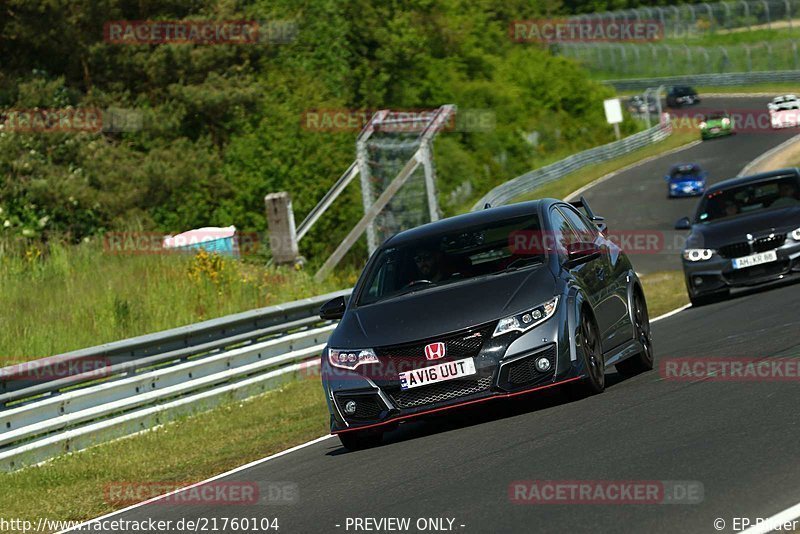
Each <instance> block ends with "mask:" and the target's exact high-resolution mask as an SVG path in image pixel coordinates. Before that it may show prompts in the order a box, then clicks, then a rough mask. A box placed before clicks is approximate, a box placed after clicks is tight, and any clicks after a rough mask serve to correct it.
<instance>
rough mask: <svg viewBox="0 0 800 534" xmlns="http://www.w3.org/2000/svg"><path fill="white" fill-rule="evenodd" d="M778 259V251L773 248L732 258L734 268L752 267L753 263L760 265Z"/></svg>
mask: <svg viewBox="0 0 800 534" xmlns="http://www.w3.org/2000/svg"><path fill="white" fill-rule="evenodd" d="M777 260H778V253H777V252H775V251H774V250H768V251H767V252H760V253H758V254H753V255H751V256H745V257H744V258H736V259H735V260H733V268H734V269H744V268H746V267H752V266H754V265H761V264H762V263H769V262H771V261H777Z"/></svg>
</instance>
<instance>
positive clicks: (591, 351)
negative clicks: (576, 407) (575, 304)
mask: <svg viewBox="0 0 800 534" xmlns="http://www.w3.org/2000/svg"><path fill="white" fill-rule="evenodd" d="M576 342H577V344H578V345H579V346H580V348H581V353H582V354H583V366H584V369H585V370H586V376H585V377H583V379H582V380H578V381H576V382H570V383H569V384H567V394H568V395H569V396H570V397H572V398H575V399H580V398H583V397H588V396H590V395H596V394H598V393H602V392H603V391H605V389H606V372H605V356H604V355H603V347H602V345H601V343H600V333H599V332H598V329H597V324H596V323H595V322H594V319H593V318H592V316H591V315H589V314H588V313H581V327H580V338H579V339H577V340H576Z"/></svg>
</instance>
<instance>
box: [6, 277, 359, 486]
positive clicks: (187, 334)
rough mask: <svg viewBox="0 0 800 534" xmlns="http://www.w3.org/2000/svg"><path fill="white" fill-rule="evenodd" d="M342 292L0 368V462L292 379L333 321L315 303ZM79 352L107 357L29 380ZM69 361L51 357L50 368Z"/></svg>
mask: <svg viewBox="0 0 800 534" xmlns="http://www.w3.org/2000/svg"><path fill="white" fill-rule="evenodd" d="M349 294H350V290H343V291H337V292H334V293H329V294H326V295H320V296H317V297H312V298H308V299H303V300H299V301H295V302H290V303H287V304H281V305H277V306H271V307H268V308H262V309H259V310H253V311H250V312H245V313H240V314H235V315H231V316H227V317H222V318H219V319H214V320H211V321H204V322H202V323H198V324H195V325H190V326H186V327H181V328H175V329H172V330H167V331H164V332H159V333H156V334H151V335H147V336H140V337H137V338H132V339H128V340H124V341H118V342H114V343H108V344H106V345H100V346H98V347H92V348H89V349H84V350H80V351H75V352H72V353H69V354H66V355H64V356H57V357H53V358H44V359H42V360H36V361H34V362H30V363H27V364H22V365H18V366H11V367H5V368H3V369H0V378H2V382H0V383H2V384H3V387H4V391H5V393H4V394H3V395H2V396H0V398H2V399H3V401H4V402H6V403H11V404H7V405H6V407H5V409H0V471H11V470H15V469H19V468H21V467H24V466H26V465H31V464H33V463H37V462H41V461H43V460H46V459H48V458H51V457H53V456H55V455H58V454H61V453H64V452H69V451H75V450H80V449H82V448H86V447H88V446H91V445H94V444H97V443H100V442H103V441H107V440H109V439H114V438H117V437H121V436H125V435H129V434H131V433H134V432H138V431H140V430H143V429H147V428H151V427H152V426H154V425H157V424H161V423H163V422H164V421H167V420H171V419H174V418H176V417H180V416H183V415H187V414H191V413H195V412H197V411H199V410H204V409H208V408H212V407H214V406H216V405H218V404H220V403H222V402H226V401H229V400H231V399H238V398H245V397H248V396H251V395H253V394H257V393H260V392H262V391H266V390H268V389H270V388H273V387H275V386H276V385H280V384H282V383H283V382H285V381H286V380H288V379H291V378H294V377H295V376H296V375H297V374H298V372H300V371H303V370H307V369H310V368H313V367H315V366H317V365H318V364H319V354H320V352H321V350H322V349H323V347H324V346H325V343H326V341H327V338H328V336H329V335H330V333H331V332H332V331H333V329H334V328H335V325H334V324H331V323H330V322H326V321H322V320H320V319H319V317H318V316H317V313H318V310H319V307H320V306H321V305H322V304H324V303H325V302H327V301H328V300H329V299H332V298H334V297H337V296H345V297H347V296H348V295H349ZM209 340H210V341H209ZM86 357H94V358H108V360H107V362H108V365H107V366H105V367H102V368H98V369H96V370H93V371H92V372H88V373H78V374H74V375H68V376H64V377H58V378H55V379H51V380H47V381H42V382H41V383H31V382H32V381H33V380H34V378H33V376H31V375H34V374H35V372H36V371H40V370H43V369H48V368H52V367H53V366H54V365H58V364H60V363H63V362H70V363H74V362H76V361H80V360H81V359H83V358H86ZM69 368H70V367H69V366H68V365H58V369H59V370H63V369H69ZM29 373H30V374H29ZM17 383H19V384H21V385H22V386H21V387H17V386H18V385H19V384H17Z"/></svg>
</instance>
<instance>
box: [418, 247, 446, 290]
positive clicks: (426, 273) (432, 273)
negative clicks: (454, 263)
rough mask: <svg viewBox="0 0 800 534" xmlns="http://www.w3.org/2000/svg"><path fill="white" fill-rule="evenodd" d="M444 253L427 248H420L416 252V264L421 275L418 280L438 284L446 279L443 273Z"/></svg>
mask: <svg viewBox="0 0 800 534" xmlns="http://www.w3.org/2000/svg"><path fill="white" fill-rule="evenodd" d="M442 259H443V258H442V252H441V251H440V250H433V249H427V248H420V249H417V250H416V251H415V252H414V264H415V265H416V266H417V271H418V273H419V276H418V278H417V279H418V280H428V281H429V282H438V281H440V280H442V278H444V274H443V273H442Z"/></svg>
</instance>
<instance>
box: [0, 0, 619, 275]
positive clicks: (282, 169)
mask: <svg viewBox="0 0 800 534" xmlns="http://www.w3.org/2000/svg"><path fill="white" fill-rule="evenodd" d="M559 8H560V7H559V4H553V3H551V2H545V1H544V0H538V1H534V2H524V3H523V2H521V1H515V2H511V3H508V2H500V1H498V0H481V1H479V2H472V1H468V0H443V1H441V2H435V1H432V0H413V1H410V2H398V1H388V2H374V1H367V0H348V1H346V2H339V1H336V0H301V1H295V0H278V1H270V2H266V1H264V0H261V1H258V2H255V3H254V4H252V5H249V6H247V7H244V6H242V5H240V4H238V3H235V2H226V1H222V0H194V1H192V2H188V3H187V2H177V1H168V2H158V3H147V2H146V3H141V2H140V3H131V2H126V1H124V0H101V1H99V2H98V1H89V0H76V1H68V0H48V1H46V2H40V3H38V4H36V5H34V4H31V3H29V2H27V1H26V0H10V1H9V2H6V7H4V16H3V18H2V19H0V57H3V58H4V61H3V65H2V66H0V110H2V109H9V110H19V109H30V108H34V107H40V108H65V107H68V106H74V107H94V108H100V109H108V108H110V107H119V108H129V109H134V110H136V111H137V112H139V113H141V116H142V124H143V128H142V129H141V130H140V131H134V132H123V133H111V132H105V133H72V132H65V133H23V132H17V131H11V130H10V129H9V128H6V129H5V130H0V210H2V211H1V212H0V226H2V227H3V230H2V231H0V232H1V233H3V234H5V235H6V236H25V237H28V238H40V239H45V240H47V239H50V238H51V237H52V236H53V235H56V234H57V235H59V236H61V235H64V236H67V238H68V239H70V240H72V241H73V242H79V241H80V240H82V239H83V238H85V237H87V236H93V235H97V234H100V233H102V232H104V231H107V230H109V229H117V228H127V227H129V226H130V225H131V224H136V225H140V226H141V227H142V228H143V229H145V230H156V231H163V232H177V231H184V230H187V229H189V228H192V227H199V226H208V225H213V226H227V225H230V224H235V225H236V226H237V227H239V228H240V229H242V230H244V231H263V230H265V228H266V221H265V217H264V214H263V197H264V195H265V194H267V193H270V192H274V191H281V190H286V191H289V192H290V193H291V195H292V199H293V205H294V210H295V216H296V218H297V220H298V222H299V221H300V220H302V218H303V217H304V216H305V215H306V214H307V213H308V211H309V210H310V209H311V208H312V207H313V206H314V205H315V204H316V202H317V201H318V200H319V199H320V198H321V197H322V196H323V194H324V193H325V191H327V189H328V188H329V187H330V186H331V185H332V184H333V182H334V181H335V180H336V179H337V178H338V176H339V175H340V174H341V173H342V172H343V171H344V170H345V169H346V167H347V165H348V164H349V162H350V161H352V159H353V158H354V152H355V137H356V133H357V132H338V133H330V132H319V131H311V130H309V129H308V128H305V127H304V126H303V125H302V124H301V118H302V116H303V113H304V112H306V111H308V110H313V109H341V108H345V109H378V108H395V109H408V108H414V109H423V108H424V109H428V108H434V107H438V106H439V105H442V104H446V103H454V104H457V105H458V106H459V109H462V110H468V109H478V110H489V111H491V112H492V113H494V114H495V116H496V128H495V129H494V130H492V131H487V132H444V133H442V134H441V135H440V136H439V139H438V140H437V141H436V144H435V160H436V164H437V175H438V177H439V182H440V185H439V191H440V195H441V199H442V205H443V208H444V210H445V212H446V213H447V214H452V213H455V212H457V211H459V210H461V209H463V206H465V205H467V204H468V202H469V200H474V198H477V197H478V196H479V195H481V194H482V193H484V192H485V191H486V190H487V189H489V188H491V187H493V186H495V185H497V184H499V183H501V182H503V181H505V180H508V179H510V178H512V177H514V176H516V175H518V174H521V173H523V172H526V171H528V170H530V169H531V168H534V167H536V166H540V165H542V164H546V163H549V162H551V161H553V160H555V159H558V158H560V157H563V156H565V155H567V154H568V153H571V152H574V151H575V150H580V149H585V148H588V147H590V146H594V145H597V144H600V143H604V142H608V141H610V140H612V138H613V134H612V130H611V129H610V128H609V127H608V125H606V124H605V120H604V117H603V113H602V104H601V100H602V99H603V98H604V97H606V96H608V95H609V91H610V90H609V89H607V88H604V87H603V86H600V85H598V84H596V83H594V82H591V81H590V80H588V79H587V77H586V75H585V73H584V72H583V71H582V70H581V69H580V68H579V67H578V66H576V65H575V64H574V63H571V62H569V61H567V60H565V59H563V58H560V57H554V56H553V55H551V54H550V53H549V51H548V50H547V49H546V48H544V47H541V46H538V45H534V44H528V43H526V44H519V43H513V42H512V41H511V40H510V39H509V37H508V27H509V24H510V22H511V21H512V20H516V19H524V18H530V17H535V16H542V15H545V14H549V13H553V12H554V11H555V10H557V9H559ZM184 18H191V19H214V20H250V19H256V20H265V19H267V20H291V21H295V22H296V23H297V25H298V33H297V35H296V38H295V39H294V40H293V41H291V42H289V43H286V44H267V45H238V46H236V45H216V46H212V45H189V44H169V45H115V44H108V43H105V42H104V41H103V25H104V24H105V23H106V22H107V21H109V20H126V19H127V20H137V19H138V20H148V19H151V20H152V19H160V20H176V19H184ZM623 129H624V130H625V131H626V133H627V132H631V131H633V130H634V129H635V125H634V124H632V123H626V124H624V125H623ZM528 139H535V140H536V142H535V143H531V142H529V140H528ZM361 209H362V208H361V201H360V192H359V191H358V187H357V185H353V186H351V187H350V188H349V190H348V191H347V192H346V193H345V195H344V196H343V197H342V198H340V199H339V201H338V202H337V203H336V204H335V207H334V209H332V210H331V211H330V212H329V214H328V215H326V217H325V218H323V219H322V220H321V221H320V222H319V223H318V225H317V226H316V227H315V228H314V230H313V231H312V233H311V234H309V236H308V237H307V238H306V239H304V241H303V243H302V252H303V254H305V255H306V256H307V257H308V258H309V259H311V260H312V261H319V260H320V259H322V256H323V254H324V253H326V252H330V251H331V250H332V247H334V246H335V245H336V243H338V242H339V241H340V240H341V239H342V238H343V237H344V235H345V234H346V233H347V232H348V231H349V229H350V228H351V227H352V225H353V224H354V222H355V221H357V220H358V218H359V217H360V216H361Z"/></svg>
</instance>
